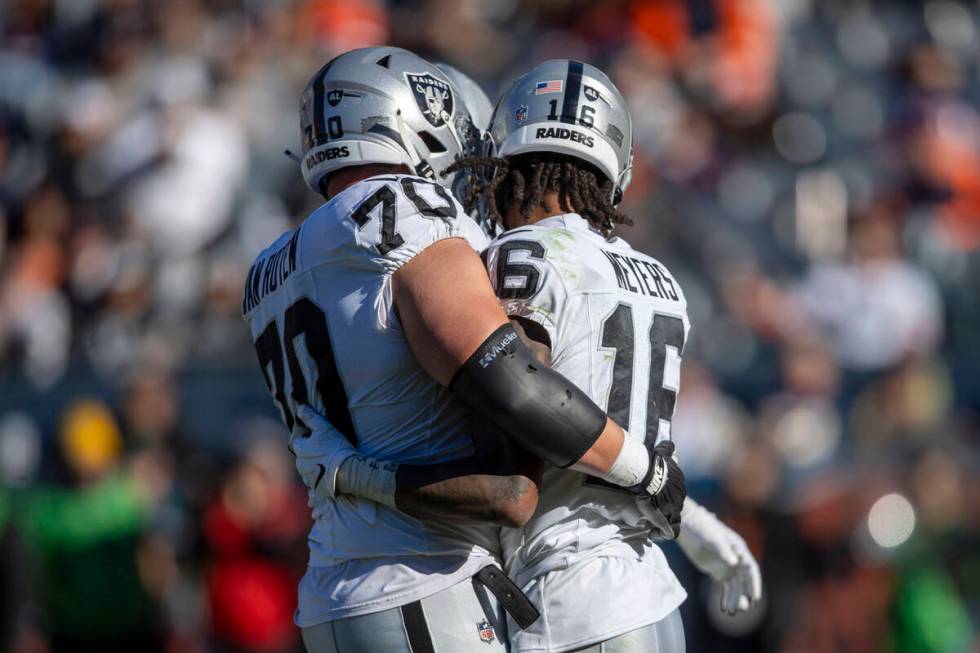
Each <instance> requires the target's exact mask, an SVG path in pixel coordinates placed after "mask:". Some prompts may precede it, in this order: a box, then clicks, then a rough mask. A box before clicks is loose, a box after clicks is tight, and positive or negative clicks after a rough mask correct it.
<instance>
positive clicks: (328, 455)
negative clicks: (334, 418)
mask: <svg viewBox="0 0 980 653" xmlns="http://www.w3.org/2000/svg"><path fill="white" fill-rule="evenodd" d="M297 413H298V416H299V418H300V419H299V420H297V421H296V424H295V425H294V426H293V432H292V434H291V437H290V438H289V440H290V449H292V451H293V453H294V454H295V455H296V471H298V472H299V475H300V476H301V477H302V479H303V483H305V484H306V487H308V488H310V489H311V490H313V491H314V492H315V493H316V494H318V495H320V496H321V497H324V498H326V499H333V498H334V497H336V495H337V470H339V469H340V464H341V463H343V462H344V461H345V460H347V459H348V458H350V457H351V456H353V455H355V454H357V449H355V448H354V447H353V445H351V443H350V441H349V440H347V438H346V437H344V434H343V433H341V432H340V431H338V430H337V429H335V428H334V427H333V425H332V424H330V422H328V421H327V420H326V418H325V417H323V416H322V415H321V414H320V413H318V412H316V411H315V410H313V409H312V408H310V407H309V406H307V405H305V404H303V405H302V406H300V407H299V410H298V411H297ZM300 420H302V423H301V422H300ZM303 424H305V425H306V428H304V427H303Z"/></svg>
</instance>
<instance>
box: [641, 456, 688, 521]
mask: <svg viewBox="0 0 980 653" xmlns="http://www.w3.org/2000/svg"><path fill="white" fill-rule="evenodd" d="M633 491H634V492H636V493H637V494H639V495H640V496H641V497H643V498H645V499H646V501H647V502H648V503H649V505H650V507H651V508H652V509H653V513H654V514H653V521H654V525H655V527H656V530H657V531H659V532H658V533H655V535H656V536H658V537H657V539H669V540H672V539H674V538H676V537H677V535H678V533H680V528H681V510H683V508H684V497H686V496H687V485H686V484H685V483H684V472H682V471H681V468H680V465H678V464H677V460H676V459H675V457H674V443H673V442H671V441H669V440H664V441H663V442H660V443H659V444H657V446H655V447H654V448H653V449H650V468H649V470H648V471H647V475H646V477H645V478H644V479H643V480H642V481H641V482H640V484H639V485H637V486H635V487H634V488H633Z"/></svg>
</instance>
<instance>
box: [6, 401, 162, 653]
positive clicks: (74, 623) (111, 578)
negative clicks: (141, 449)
mask: <svg viewBox="0 0 980 653" xmlns="http://www.w3.org/2000/svg"><path fill="white" fill-rule="evenodd" d="M60 445H61V452H62V456H63V459H64V462H65V464H66V466H67V468H68V471H69V476H70V479H71V481H70V485H69V486H67V487H50V486H48V487H45V486H38V487H35V488H32V489H31V490H29V491H28V492H26V493H25V494H24V495H23V496H22V497H20V499H19V501H18V503H19V504H20V508H19V513H20V514H18V515H17V518H18V527H19V530H20V531H21V533H22V535H23V537H24V540H25V542H26V544H27V547H28V551H30V553H31V556H32V557H33V558H35V559H34V560H33V562H34V564H35V565H36V566H35V568H36V569H37V571H38V578H39V583H38V585H39V599H40V606H41V611H42V615H43V620H44V630H43V636H44V637H45V638H47V639H48V640H49V642H50V646H51V648H52V650H56V651H60V650H79V651H131V650H136V649H138V650H147V651H150V650H157V649H159V648H160V647H161V646H162V638H161V635H162V633H159V632H158V630H157V624H158V620H157V617H156V609H157V608H156V605H155V601H154V600H153V598H152V597H151V596H150V594H149V593H148V592H147V588H146V586H145V584H144V579H143V578H141V574H140V571H141V570H140V566H139V561H138V557H139V548H140V543H141V535H142V533H143V528H144V526H145V523H146V518H147V515H148V514H149V512H150V510H151V507H152V505H153V503H154V502H155V501H156V500H157V498H158V488H159V483H158V479H157V478H154V476H155V475H157V474H159V470H157V469H153V468H152V467H151V466H148V465H141V466H133V467H131V468H130V469H126V468H124V467H123V464H122V463H123V461H122V459H121V456H120V454H121V453H122V439H121V434H120V432H119V428H118V426H117V424H116V422H115V420H114V418H113V417H112V415H111V413H109V411H108V409H107V408H106V407H105V406H104V405H103V404H101V403H99V402H97V401H93V400H78V401H76V402H75V403H73V404H72V405H71V406H70V407H69V408H68V409H67V411H66V412H65V414H64V416H63V418H62V425H61V434H60Z"/></svg>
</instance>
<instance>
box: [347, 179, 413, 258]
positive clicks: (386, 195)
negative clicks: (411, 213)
mask: <svg viewBox="0 0 980 653" xmlns="http://www.w3.org/2000/svg"><path fill="white" fill-rule="evenodd" d="M395 202H396V198H395V191H393V190H392V189H391V186H388V185H387V184H385V185H384V186H381V187H380V188H378V190H376V191H374V192H373V193H371V195H369V196H368V198H367V199H366V200H364V201H363V202H361V204H360V205H359V206H358V207H357V208H356V209H354V212H353V213H351V216H350V217H351V219H352V220H353V221H354V224H356V225H357V228H358V229H363V228H364V227H365V225H367V223H368V222H370V221H371V212H372V211H374V209H375V208H376V207H377V206H378V205H379V204H380V205H381V240H380V241H378V244H377V245H376V246H375V247H376V248H377V250H378V253H379V254H381V256H384V255H386V254H387V253H388V252H390V251H391V250H393V249H395V248H397V247H401V246H402V245H404V244H405V239H404V238H402V237H401V234H399V233H398V232H396V231H395Z"/></svg>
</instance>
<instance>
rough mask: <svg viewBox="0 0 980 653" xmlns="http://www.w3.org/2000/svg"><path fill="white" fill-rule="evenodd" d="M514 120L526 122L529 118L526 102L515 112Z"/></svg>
mask: <svg viewBox="0 0 980 653" xmlns="http://www.w3.org/2000/svg"><path fill="white" fill-rule="evenodd" d="M514 120H516V121H517V122H524V121H525V120H527V105H526V104H525V105H521V106H519V107H518V108H517V111H515V112H514Z"/></svg>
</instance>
